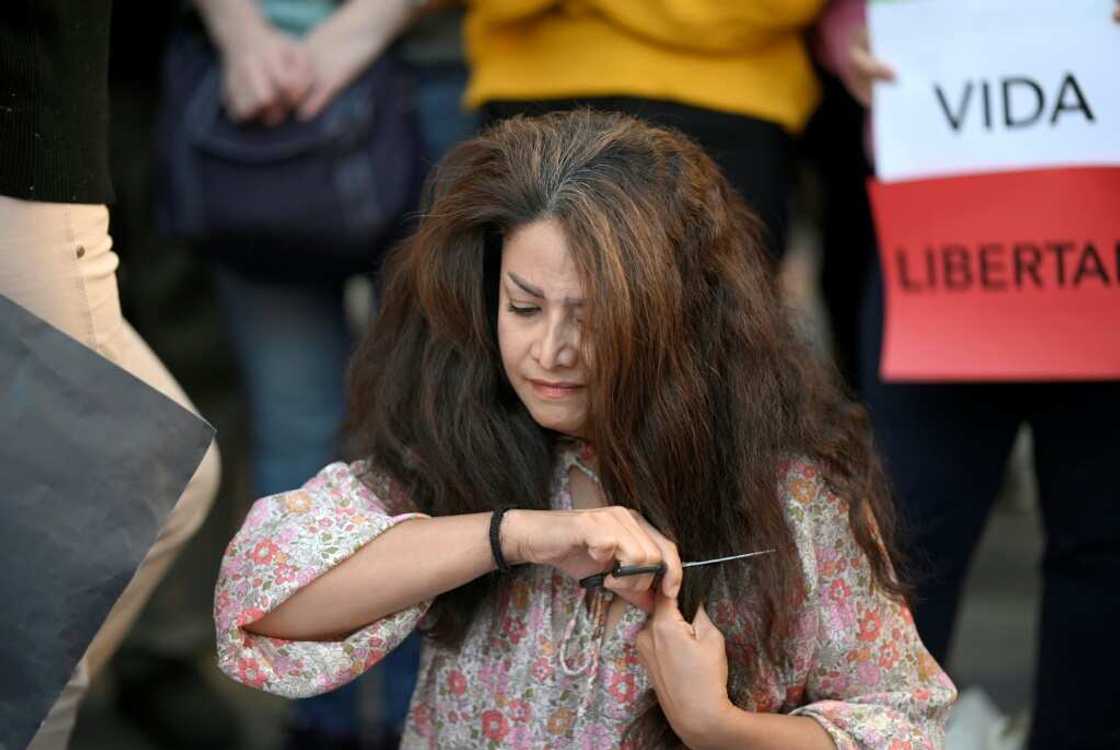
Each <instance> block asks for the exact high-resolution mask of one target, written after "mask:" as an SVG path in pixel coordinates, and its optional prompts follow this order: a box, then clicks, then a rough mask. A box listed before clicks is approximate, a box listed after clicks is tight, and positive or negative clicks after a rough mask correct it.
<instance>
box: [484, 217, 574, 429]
mask: <svg viewBox="0 0 1120 750" xmlns="http://www.w3.org/2000/svg"><path fill="white" fill-rule="evenodd" d="M583 297H584V293H583V287H582V285H581V284H580V280H579V277H578V276H577V275H576V269H575V266H574V265H573V264H572V260H571V257H570V256H569V254H568V242H567V239H566V238H565V236H564V232H563V230H562V229H561V228H560V225H559V224H557V223H556V222H555V221H553V220H552V219H541V220H539V221H535V222H533V223H531V224H526V225H524V226H521V227H519V228H517V229H516V230H515V231H514V232H512V233H511V234H510V235H508V236H507V237H506V240H505V244H504V245H503V247H502V272H501V279H500V280H499V282H498V346H499V348H500V349H501V351H502V365H503V366H504V367H505V371H506V377H508V378H509V382H510V383H511V384H512V385H513V389H514V390H515V391H516V392H517V395H518V397H520V398H521V401H522V403H524V404H525V407H526V408H527V409H528V410H529V413H530V414H531V415H532V417H533V419H534V420H536V422H537V424H539V425H540V426H541V427H545V428H548V429H550V430H556V431H558V432H563V433H566V434H568V435H575V436H581V435H582V434H583V427H584V424H585V422H586V419H587V367H586V363H585V362H584V361H583V357H582V353H581V348H580V344H581V341H580V337H581V335H582V333H583Z"/></svg>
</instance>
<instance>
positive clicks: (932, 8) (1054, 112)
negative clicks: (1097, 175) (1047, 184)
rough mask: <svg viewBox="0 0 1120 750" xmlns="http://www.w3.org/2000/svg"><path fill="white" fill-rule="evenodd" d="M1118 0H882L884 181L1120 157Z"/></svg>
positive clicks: (877, 46) (875, 43) (880, 160)
mask: <svg viewBox="0 0 1120 750" xmlns="http://www.w3.org/2000/svg"><path fill="white" fill-rule="evenodd" d="M1113 7H1114V6H1113V2H1112V0H1067V1H1066V2H1061V3H1055V2H1052V0H890V1H884V0H879V1H878V2H872V3H871V5H870V6H869V8H868V25H869V28H870V31H871V45H872V51H873V52H874V54H875V56H876V57H878V58H880V59H882V60H883V61H885V62H886V63H888V64H889V65H890V66H891V67H892V68H893V69H894V70H895V71H896V73H897V78H896V80H895V81H893V82H888V83H883V84H879V85H876V86H875V88H874V103H873V106H872V119H873V132H874V143H875V173H876V175H877V176H878V177H879V179H880V180H883V181H884V182H893V181H896V180H907V179H922V178H926V177H937V176H948V175H954V174H972V173H977V172H990V171H995V170H1018V169H1039V168H1043V167H1051V166H1054V167H1058V166H1062V167H1065V166H1075V165H1092V166H1097V165H1104V164H1114V165H1120V126H1118V124H1120V85H1117V75H1118V73H1117V70H1118V65H1120V24H1117V23H1115V22H1114V21H1113V20H1112V12H1113Z"/></svg>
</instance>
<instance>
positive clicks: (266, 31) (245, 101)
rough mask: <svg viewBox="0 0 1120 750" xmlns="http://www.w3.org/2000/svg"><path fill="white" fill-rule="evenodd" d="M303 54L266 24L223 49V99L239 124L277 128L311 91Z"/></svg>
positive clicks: (300, 47) (296, 44) (307, 63)
mask: <svg viewBox="0 0 1120 750" xmlns="http://www.w3.org/2000/svg"><path fill="white" fill-rule="evenodd" d="M312 81H313V74H312V68H311V62H310V58H309V56H308V53H307V50H306V49H305V48H304V46H303V45H301V44H300V43H299V41H298V40H296V39H293V38H291V37H289V36H287V35H286V34H284V33H282V32H280V31H277V30H276V29H274V28H272V27H271V26H269V25H268V24H267V23H264V22H262V23H260V24H254V25H253V26H252V27H249V28H244V29H243V31H242V32H241V33H239V34H238V35H237V36H236V37H235V38H234V40H233V41H232V42H231V43H229V44H227V45H225V46H224V47H223V48H222V96H223V99H224V102H225V105H226V110H227V111H228V112H229V115H230V117H231V118H233V119H234V120H235V121H237V122H245V121H249V120H259V121H260V122H262V123H264V124H265V125H269V126H274V125H279V124H280V123H281V122H283V121H284V119H285V118H286V117H287V116H288V114H289V113H290V112H291V111H292V110H293V109H295V108H296V107H297V106H298V105H299V103H300V102H301V101H303V99H304V97H305V96H306V95H307V92H308V91H309V90H310V88H311V84H312Z"/></svg>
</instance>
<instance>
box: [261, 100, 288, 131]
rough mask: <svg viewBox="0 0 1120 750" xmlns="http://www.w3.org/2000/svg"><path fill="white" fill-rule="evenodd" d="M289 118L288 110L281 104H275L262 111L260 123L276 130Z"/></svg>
mask: <svg viewBox="0 0 1120 750" xmlns="http://www.w3.org/2000/svg"><path fill="white" fill-rule="evenodd" d="M287 116H288V110H287V109H286V108H285V107H284V105H283V103H281V102H273V103H272V104H270V105H268V106H267V107H265V108H264V109H262V110H261V114H260V117H259V119H260V121H261V122H262V123H264V124H265V125H267V126H268V127H270V128H274V127H276V126H277V125H279V124H280V123H282V122H284V120H285V119H286V118H287Z"/></svg>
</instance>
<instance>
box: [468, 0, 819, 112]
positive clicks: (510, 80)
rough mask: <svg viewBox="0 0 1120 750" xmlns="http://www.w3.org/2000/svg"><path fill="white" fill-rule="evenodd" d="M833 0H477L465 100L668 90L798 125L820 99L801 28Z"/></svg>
mask: <svg viewBox="0 0 1120 750" xmlns="http://www.w3.org/2000/svg"><path fill="white" fill-rule="evenodd" d="M824 3H825V0H469V5H468V12H467V21H466V43H467V55H468V58H469V60H470V63H471V70H472V72H471V80H470V84H469V86H468V88H467V95H466V99H467V103H468V105H470V106H478V105H480V104H482V103H484V102H487V101H492V100H502V99H506V100H515V101H524V100H532V99H558V98H575V97H594V96H634V97H641V98H648V99H664V100H669V101H675V102H681V103H684V104H690V105H693V106H698V107H706V108H709V109H716V110H721V111H724V112H732V113H737V114H744V115H750V116H752V117H757V118H760V119H763V120H769V121H772V122H776V123H778V124H780V125H782V126H783V127H785V128H786V129H787V130H789V131H797V130H800V129H801V128H802V126H804V124H805V121H806V120H807V119H808V118H809V115H810V114H811V113H812V110H813V107H814V106H816V103H817V96H818V90H817V82H816V78H815V77H814V75H813V70H812V66H811V65H810V62H809V55H808V52H807V50H806V45H805V40H804V34H805V30H806V28H807V27H808V26H809V25H811V24H812V23H813V20H814V19H815V18H816V16H817V14H818V13H819V12H820V10H821V8H822V6H823V5H824Z"/></svg>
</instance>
